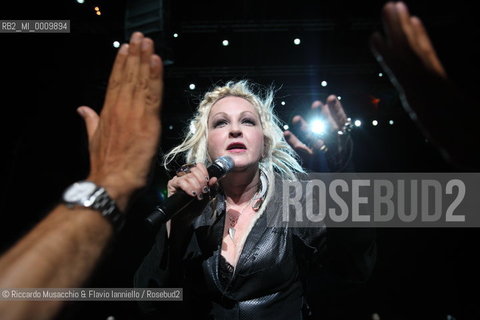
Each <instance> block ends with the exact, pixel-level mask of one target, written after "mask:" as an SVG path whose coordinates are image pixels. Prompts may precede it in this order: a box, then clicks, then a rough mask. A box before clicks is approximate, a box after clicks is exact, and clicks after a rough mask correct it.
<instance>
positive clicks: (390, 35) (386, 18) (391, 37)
mask: <svg viewBox="0 0 480 320" xmlns="http://www.w3.org/2000/svg"><path fill="white" fill-rule="evenodd" d="M382 20H383V27H384V30H385V35H386V36H387V43H388V44H389V45H391V46H392V47H394V48H397V50H398V48H404V47H405V44H406V42H407V38H406V36H405V34H404V33H403V30H402V26H401V22H400V17H399V15H398V11H397V6H396V5H395V3H393V2H388V3H387V4H386V5H385V6H384V7H383V10H382Z"/></svg>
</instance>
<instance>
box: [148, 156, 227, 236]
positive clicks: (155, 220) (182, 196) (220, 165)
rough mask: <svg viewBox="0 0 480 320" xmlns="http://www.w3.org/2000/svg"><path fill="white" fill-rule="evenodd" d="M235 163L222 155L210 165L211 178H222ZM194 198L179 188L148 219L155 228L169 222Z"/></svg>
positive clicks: (208, 169)
mask: <svg viewBox="0 0 480 320" xmlns="http://www.w3.org/2000/svg"><path fill="white" fill-rule="evenodd" d="M234 165H235V163H234V162H233V159H232V158H230V157H229V156H223V157H220V158H218V159H217V160H215V161H214V162H213V163H212V164H211V165H209V166H208V168H207V171H208V175H209V177H210V178H213V177H216V178H219V179H220V178H221V177H223V176H224V175H225V174H226V173H227V172H229V171H230V170H232V169H233V167H234ZM193 200H195V198H194V197H192V196H190V195H188V194H187V193H185V192H184V191H183V190H178V191H177V192H175V193H174V194H173V195H172V196H171V197H169V198H167V199H166V200H165V201H164V202H163V204H161V205H159V206H156V207H155V210H154V211H153V212H152V213H151V214H150V215H149V216H148V218H147V219H146V221H147V222H148V225H149V226H150V227H151V228H153V229H154V230H155V229H156V228H157V227H158V226H160V225H161V224H162V223H165V222H167V221H168V220H170V219H171V218H172V217H173V216H175V215H176V214H177V213H178V212H180V211H182V210H183V209H184V208H185V207H186V206H188V205H189V204H190V203H191V202H192V201H193Z"/></svg>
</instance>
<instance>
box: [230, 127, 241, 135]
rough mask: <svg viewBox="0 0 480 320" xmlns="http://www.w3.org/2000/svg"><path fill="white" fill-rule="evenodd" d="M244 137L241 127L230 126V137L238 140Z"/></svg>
mask: <svg viewBox="0 0 480 320" xmlns="http://www.w3.org/2000/svg"><path fill="white" fill-rule="evenodd" d="M241 135H242V130H241V129H240V126H239V125H236V124H233V125H232V126H230V136H231V137H233V138H236V137H238V136H241Z"/></svg>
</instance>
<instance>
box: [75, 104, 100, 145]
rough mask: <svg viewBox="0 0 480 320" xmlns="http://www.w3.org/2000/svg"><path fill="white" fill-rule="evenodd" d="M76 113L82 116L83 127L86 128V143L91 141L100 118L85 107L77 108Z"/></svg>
mask: <svg viewBox="0 0 480 320" xmlns="http://www.w3.org/2000/svg"><path fill="white" fill-rule="evenodd" d="M77 112H78V114H80V115H81V116H82V118H83V121H85V125H86V127H87V135H88V141H91V140H92V137H93V134H94V133H95V131H96V130H97V127H98V121H99V120H100V117H99V116H98V114H97V113H96V112H95V111H94V110H93V109H92V108H90V107H87V106H81V107H78V108H77Z"/></svg>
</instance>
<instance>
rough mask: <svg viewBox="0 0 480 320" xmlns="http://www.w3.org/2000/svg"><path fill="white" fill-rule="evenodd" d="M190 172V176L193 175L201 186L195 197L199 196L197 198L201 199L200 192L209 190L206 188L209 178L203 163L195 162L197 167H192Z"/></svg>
mask: <svg viewBox="0 0 480 320" xmlns="http://www.w3.org/2000/svg"><path fill="white" fill-rule="evenodd" d="M190 174H191V175H192V177H191V178H193V177H194V178H195V179H196V180H197V182H198V184H199V185H200V187H201V190H200V192H199V194H198V196H197V197H199V200H202V199H201V197H200V196H201V194H202V193H208V192H209V191H210V190H209V188H208V181H209V180H210V178H209V177H208V172H207V169H206V168H205V166H204V165H203V164H201V163H200V164H197V167H195V168H192V170H191V173H190Z"/></svg>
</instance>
